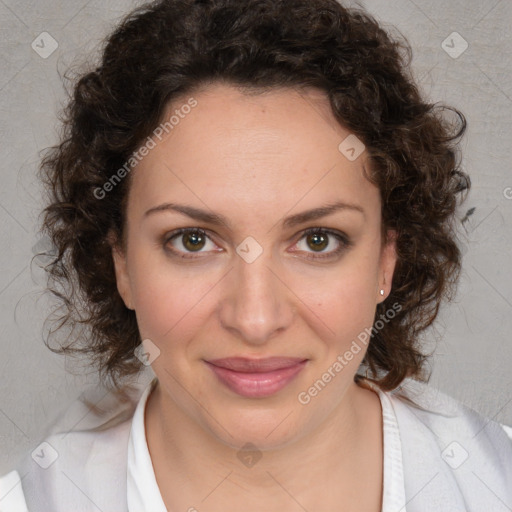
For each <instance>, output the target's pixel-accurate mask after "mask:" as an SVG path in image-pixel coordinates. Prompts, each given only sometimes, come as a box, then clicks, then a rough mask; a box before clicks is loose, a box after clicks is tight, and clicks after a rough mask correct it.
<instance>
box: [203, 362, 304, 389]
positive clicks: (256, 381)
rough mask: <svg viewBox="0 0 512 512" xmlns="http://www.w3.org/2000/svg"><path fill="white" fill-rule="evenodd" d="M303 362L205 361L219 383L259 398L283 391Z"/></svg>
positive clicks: (302, 365) (300, 368)
mask: <svg viewBox="0 0 512 512" xmlns="http://www.w3.org/2000/svg"><path fill="white" fill-rule="evenodd" d="M306 362H307V359H301V358H297V357H269V358H266V359H247V358H244V357H228V358H224V359H213V360H211V361H206V363H207V364H208V366H209V367H210V368H211V369H212V370H213V372H214V373H215V375H216V376H217V377H218V378H219V380H220V381H221V382H222V383H223V384H225V385H226V386H227V387H228V388H229V389H231V390H232V391H234V392H235V393H237V394H239V395H242V396H245V397H248V398H262V397H266V396H270V395H273V394H274V393H277V392H278V391H279V390H281V389H283V388H284V387H285V386H286V385H287V384H288V383H289V382H291V381H292V379H293V378H294V377H295V376H296V375H297V374H298V373H299V372H300V371H301V370H302V368H304V366H305V364H306Z"/></svg>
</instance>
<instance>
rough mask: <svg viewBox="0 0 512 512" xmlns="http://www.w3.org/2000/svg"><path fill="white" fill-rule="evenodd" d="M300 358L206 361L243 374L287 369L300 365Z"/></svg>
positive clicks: (233, 358)
mask: <svg viewBox="0 0 512 512" xmlns="http://www.w3.org/2000/svg"><path fill="white" fill-rule="evenodd" d="M302 361H304V359H301V358H300V357H268V358H265V359H248V358H245V357H226V358H224V359H213V360H210V361H208V362H209V363H210V364H213V365H214V366H218V367H220V368H226V369H227V370H233V371H235V372H243V373H265V372H273V371H275V370H281V369H283V368H289V367H290V366H295V365H296V364H298V363H301V362H302Z"/></svg>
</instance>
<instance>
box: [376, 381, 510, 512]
mask: <svg viewBox="0 0 512 512" xmlns="http://www.w3.org/2000/svg"><path fill="white" fill-rule="evenodd" d="M385 394H386V395H387V396H388V398H389V400H390V402H391V404H392V406H393V409H394V412H395V415H396V418H397V423H398V427H399V432H400V440H401V444H402V454H403V464H404V474H405V478H406V487H407V486H408V487H409V494H411V495H412V494H413V489H414V488H418V487H417V486H418V485H420V484H421V483H423V485H425V484H426V483H427V482H429V485H428V488H429V489H431V491H425V492H424V493H423V494H424V495H425V496H429V495H430V492H431V493H432V494H431V495H432V496H434V495H435V493H434V490H435V489H437V491H436V492H437V494H438V495H439V496H443V497H444V495H445V494H446V493H450V494H451V500H452V502H451V503H452V505H451V506H452V510H459V509H460V510H466V509H465V508H464V503H467V504H471V505H472V507H474V505H475V504H477V505H479V506H480V505H481V506H482V507H483V506H484V505H485V504H493V503H495V505H496V507H498V508H499V502H500V500H501V501H504V502H510V503H512V429H511V428H510V427H508V426H505V427H504V426H503V425H501V424H499V423H497V422H496V421H494V420H493V419H490V418H486V417H484V416H482V415H480V414H479V413H477V412H476V411H475V410H473V409H471V408H470V407H467V406H466V405H464V404H463V403H461V402H459V401H457V400H456V399H454V398H452V397H450V396H448V395H447V394H445V393H443V392H441V391H439V390H437V389H435V388H434V387H432V386H430V385H427V384H425V383H421V382H418V381H414V380H412V379H406V380H405V381H404V382H403V384H402V386H401V387H400V389H399V390H397V391H396V392H387V393H385ZM489 489H492V492H490V491H489ZM432 499H434V498H432ZM484 508H486V507H484ZM490 508H491V509H492V507H490ZM441 509H442V510H444V508H441ZM408 510H409V507H408ZM411 510H415V509H414V507H411ZM471 510H476V509H475V508H471Z"/></svg>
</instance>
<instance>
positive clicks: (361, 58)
mask: <svg viewBox="0 0 512 512" xmlns="http://www.w3.org/2000/svg"><path fill="white" fill-rule="evenodd" d="M411 54H412V52H411V49H410V46H409V44H408V42H407V40H406V39H405V38H404V37H403V36H401V35H395V36H393V37H392V36H391V35H390V34H389V33H387V32H386V31H385V30H384V29H383V28H382V27H380V26H379V24H378V22H377V21H376V20H375V19H374V18H373V17H372V16H370V15H369V14H368V13H366V12H365V11H364V10H362V9H354V8H345V7H343V6H342V5H340V4H339V3H338V2H337V1H336V0H245V1H243V2H241V1H240V0H160V1H157V2H152V3H148V4H145V5H144V6H142V7H140V8H138V9H136V10H134V11H133V12H132V13H130V14H129V15H128V16H127V17H126V18H125V19H124V20H123V21H122V23H121V24H120V25H119V26H118V27H117V29H116V30H115V31H114V32H113V33H112V34H111V35H110V36H109V37H108V39H107V40H106V44H105V46H104V48H103V51H102V55H101V62H100V63H99V66H98V67H97V68H96V69H95V70H94V71H90V72H87V73H85V74H82V75H81V76H79V77H78V80H77V81H76V84H75V85H74V88H73V94H72V97H71V98H70V99H69V102H68V104H67V107H66V109H65V111H64V115H63V128H64V133H63V137H62V139H61V142H60V144H59V145H57V146H55V147H52V148H49V150H48V153H47V154H46V156H45V157H44V159H43V162H42V165H41V173H40V174H41V179H42V180H43V182H44V184H45V186H46V190H47V192H48V195H49V198H48V199H49V202H48V206H47V207H46V208H45V210H44V212H43V213H44V221H43V224H42V232H43V233H45V234H46V235H47V236H48V237H49V238H50V240H51V242H52V244H53V246H54V250H55V254H54V258H53V259H52V261H51V262H50V263H49V264H48V265H47V266H46V270H47V272H48V289H49V290H50V291H51V292H52V293H53V294H54V295H55V296H57V297H58V299H59V300H60V301H62V303H61V306H63V312H62V314H60V316H59V318H58V325H57V328H56V329H53V330H52V331H51V332H50V336H49V337H51V336H52V335H53V334H54V333H55V332H56V331H58V330H60V328H62V327H64V326H67V327H70V328H71V334H70V335H69V337H68V339H67V342H66V343H60V345H59V347H58V348H52V347H50V345H49V339H48V340H45V343H46V344H47V345H48V346H49V348H50V349H51V350H53V351H55V352H59V353H77V352H78V353H84V354H87V355H88V356H90V357H91V358H92V360H93V362H94V363H95V365H96V366H97V367H98V369H99V373H100V376H101V377H104V378H106V379H105V380H108V379H111V382H112V383H113V384H114V386H118V384H119V381H120V380H123V379H124V378H126V377H128V376H132V375H134V374H137V373H138V372H139V371H140V370H141V368H142V363H141V362H140V361H139V360H138V359H137V357H136V356H135V354H134V350H135V349H136V347H137V346H138V345H139V344H140V342H141V339H140V334H139V330H138V327H137V321H136V317H135V313H134V311H132V310H130V309H128V308H127V307H126V306H125V304H124V302H123V300H122V299H121V297H120V295H119V293H118V290H117V287H116V278H115V273H114V264H113V260H112V253H111V249H112V248H111V243H110V239H109V233H113V234H114V235H115V237H116V239H117V240H118V241H119V240H121V241H124V232H125V230H124V226H125V215H126V199H127V195H128V190H129V186H130V181H131V180H130V176H128V177H127V178H126V179H123V180H121V181H120V182H119V183H118V184H116V186H115V187H113V188H112V190H111V191H110V192H109V193H108V194H105V197H103V198H102V199H98V190H99V189H101V188H102V187H103V186H104V184H105V183H106V182H107V181H108V180H109V179H111V177H112V176H113V174H114V173H115V171H116V170H118V169H120V168H123V166H125V163H126V162H128V161H129V160H130V157H131V155H132V154H133V152H134V151H136V150H137V148H138V147H140V145H141V144H142V143H143V141H144V140H145V139H146V138H147V137H148V136H150V135H151V133H152V132H153V131H154V130H155V128H156V127H157V126H158V125H159V123H160V121H161V119H162V116H163V114H164V111H165V109H166V107H167V106H168V105H169V103H170V102H173V101H175V100H176V99H177V98H178V97H182V96H183V95H184V94H190V93H191V92H192V91H194V90H198V89H199V88H202V87H204V86H207V85H208V84H211V83H214V82H218V81H222V82H226V83H228V84H231V85H234V86H237V87H242V88H243V89H246V90H252V91H264V90H268V89H269V88H270V89H272V88H278V87H279V88H283V87H315V88H318V89H320V90H322V91H324V92H325V93H326V94H327V96H328V98H329V101H330V105H331V108H332V111H333V113H334V115H335V116H336V119H337V120H338V121H339V123H340V124H341V125H342V126H344V127H345V128H347V129H349V130H350V131H351V132H352V133H354V134H355V135H356V136H357V137H358V138H359V139H360V140H362V141H363V142H364V144H365V146H366V151H367V154H368V157H369V159H370V162H371V163H372V165H371V172H370V174H369V175H368V176H367V177H368V179H370V181H372V182H373V183H374V184H375V185H376V186H377V187H378V188H379V189H380V193H381V198H382V228H383V233H384V234H385V233H386V232H387V230H389V229H392V230H396V233H397V238H396V247H397V254H398V262H397V266H396V269H395V273H394V277H393V282H392V288H391V293H390V295H389V296H388V297H387V299H386V300H385V301H384V302H382V303H381V304H378V306H377V311H376V316H375V320H377V319H378V318H380V317H381V315H383V314H384V313H385V311H386V310H388V309H389V305H390V304H393V303H398V304H400V305H401V309H400V311H398V312H397V313H396V316H395V318H394V319H393V321H390V322H386V324H385V325H384V327H383V328H382V329H379V330H375V332H373V335H372V338H371V341H370V344H369V346H368V351H367V354H366V356H365V359H364V361H363V362H364V363H365V364H366V365H367V367H368V369H369V371H370V372H371V375H372V377H373V378H374V382H376V383H377V384H378V385H380V387H381V388H382V389H385V390H390V389H393V388H395V387H397V386H398V385H399V384H400V383H401V382H402V380H403V379H404V378H405V377H414V378H417V379H425V375H424V374H425V372H424V366H425V364H424V363H425V361H426V358H427V356H426V355H425V354H423V353H422V351H421V347H420V342H419V334H420V333H422V331H424V330H425V329H426V328H427V327H428V326H430V325H431V324H432V322H433V321H434V319H435V318H436V316H437V314H438V310H439V306H440V304H441V303H442V302H443V301H444V300H446V299H448V300H449V299H451V298H452V297H453V292H454V291H455V287H456V282H457V278H458V275H459V273H460V265H461V263H460V258H461V253H460V250H459V249H458V246H457V243H456V235H455V230H454V213H455V210H456V208H457V199H458V198H459V196H460V195H461V194H460V193H461V192H462V191H467V190H468V189H469V187H470V180H469V177H468V176H467V175H466V174H465V173H464V172H463V171H462V170H461V168H460V162H459V158H458V147H457V145H458V142H459V139H460V137H461V136H462V135H463V133H464V131H465V129H466V120H465V118H464V116H463V114H461V113H460V112H459V111H458V110H457V109H455V108H453V107H449V106H444V105H440V104H431V103H428V102H426V101H425V100H424V99H423V98H422V96H421V94H420V92H419V91H418V86H417V84H416V83H415V81H414V79H413V78H412V73H411V71H410V61H411ZM447 111H449V112H450V113H454V114H455V116H446V115H445V114H446V113H447ZM449 117H451V120H450V119H449ZM462 195H464V194H462ZM461 199H462V197H461ZM122 244H123V246H124V242H122ZM76 327H85V330H82V329H80V330H79V332H78V333H75V328H76ZM356 378H358V377H357V376H356Z"/></svg>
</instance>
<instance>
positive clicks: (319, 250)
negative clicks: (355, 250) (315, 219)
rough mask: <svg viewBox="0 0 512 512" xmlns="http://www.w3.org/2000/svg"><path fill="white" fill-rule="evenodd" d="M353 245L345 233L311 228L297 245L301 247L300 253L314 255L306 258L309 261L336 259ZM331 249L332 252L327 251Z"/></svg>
mask: <svg viewBox="0 0 512 512" xmlns="http://www.w3.org/2000/svg"><path fill="white" fill-rule="evenodd" d="M301 245H302V248H301ZM351 245H352V243H351V242H350V240H349V239H348V237H347V236H346V235H344V234H343V233H341V232H337V231H332V230H330V229H323V228H310V229H308V230H306V231H305V232H304V233H303V234H302V237H301V238H300V240H299V242H297V244H296V246H297V247H299V249H298V250H299V251H304V252H307V253H310V254H311V253H313V254H312V255H309V256H306V258H309V259H324V258H334V257H336V256H338V255H340V254H341V253H342V252H343V251H345V250H346V249H348V248H349V247H350V246H351ZM329 248H330V249H331V250H326V249H329ZM308 249H309V250H308ZM293 252H295V250H294V251H293ZM315 253H316V254H315Z"/></svg>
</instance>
